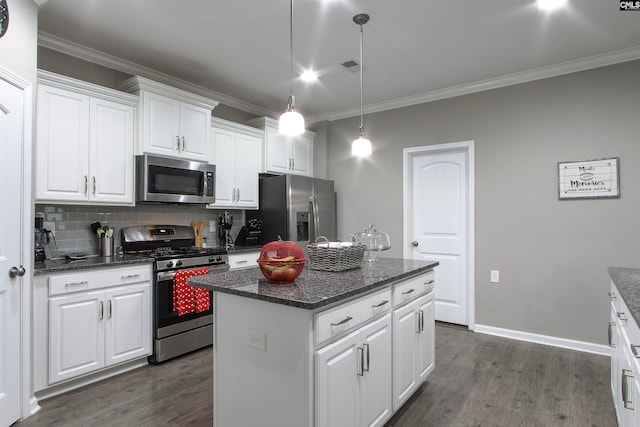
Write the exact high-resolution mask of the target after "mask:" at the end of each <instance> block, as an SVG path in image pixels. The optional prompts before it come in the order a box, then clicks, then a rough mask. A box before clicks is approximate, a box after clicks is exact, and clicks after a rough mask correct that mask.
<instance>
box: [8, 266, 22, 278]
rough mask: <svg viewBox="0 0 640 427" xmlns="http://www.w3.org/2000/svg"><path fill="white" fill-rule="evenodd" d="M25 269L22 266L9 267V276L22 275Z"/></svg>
mask: <svg viewBox="0 0 640 427" xmlns="http://www.w3.org/2000/svg"><path fill="white" fill-rule="evenodd" d="M24 273H25V270H24V267H23V266H20V267H11V268H10V269H9V277H22V276H24Z"/></svg>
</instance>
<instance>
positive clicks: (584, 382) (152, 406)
mask: <svg viewBox="0 0 640 427" xmlns="http://www.w3.org/2000/svg"><path fill="white" fill-rule="evenodd" d="M211 366H212V352H211V349H210V348H209V349H205V350H200V351H197V352H194V353H191V354H189V355H186V356H183V357H180V358H177V359H174V360H171V361H168V362H165V363H164V364H162V365H158V366H153V365H151V366H147V367H144V368H140V369H137V370H135V371H132V372H129V373H126V374H123V375H120V376H118V377H116V378H111V379H108V380H105V381H102V382H100V383H98V384H93V385H90V386H87V387H84V388H82V389H78V390H75V391H72V392H69V393H66V394H63V395H60V396H56V397H54V398H51V399H48V400H45V401H42V402H40V404H41V406H42V409H41V410H40V411H39V412H38V413H37V414H35V415H33V416H32V417H29V418H28V419H27V420H25V421H24V422H21V423H17V424H15V425H14V426H15V427H33V426H50V425H53V426H65V427H67V426H69V427H75V426H78V427H88V426H100V427H108V426H210V425H211V419H212V403H211V400H212V398H211V393H212V382H211ZM615 425H616V420H615V414H614V409H613V403H612V398H611V389H610V386H609V358H608V357H605V356H597V355H593V354H586V353H580V352H576V351H571V350H563V349H558V348H554V347H548V346H543V345H538V344H531V343H525V342H520V341H512V340H508V339H504V338H498V337H493V336H489V335H482V334H475V333H472V332H469V331H468V330H466V329H462V328H459V327H453V326H450V325H445V324H438V326H436V369H435V370H434V372H433V373H432V374H431V375H430V376H429V378H428V381H427V382H426V383H425V384H424V385H423V386H422V387H420V389H418V391H417V392H416V393H415V395H414V396H413V397H412V398H411V400H410V401H409V402H408V404H407V405H405V406H404V407H403V408H402V409H401V410H400V412H398V413H397V414H396V415H395V416H394V417H393V418H392V419H391V420H390V421H389V422H388V423H387V427H417V426H491V427H494V426H509V427H515V426H572V427H573V426H601V427H609V426H615ZM264 427H276V426H268V425H266V424H265V426H264ZM301 427H303V426H301Z"/></svg>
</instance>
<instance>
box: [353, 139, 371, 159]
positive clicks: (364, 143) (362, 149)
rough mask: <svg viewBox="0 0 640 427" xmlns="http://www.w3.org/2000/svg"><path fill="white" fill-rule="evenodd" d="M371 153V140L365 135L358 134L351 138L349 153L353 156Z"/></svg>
mask: <svg viewBox="0 0 640 427" xmlns="http://www.w3.org/2000/svg"><path fill="white" fill-rule="evenodd" d="M370 154H371V141H369V140H368V139H367V138H366V137H364V136H362V135H361V136H360V137H358V138H356V139H354V140H353V142H352V143H351V155H353V156H358V157H362V156H368V155H370Z"/></svg>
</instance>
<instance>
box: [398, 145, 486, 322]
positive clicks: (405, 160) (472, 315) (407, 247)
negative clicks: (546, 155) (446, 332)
mask: <svg viewBox="0 0 640 427" xmlns="http://www.w3.org/2000/svg"><path fill="white" fill-rule="evenodd" d="M451 151H456V152H460V151H465V152H466V153H467V158H468V166H467V167H468V168H469V170H468V174H467V176H468V180H469V182H468V186H469V188H468V190H469V191H468V197H469V200H468V203H467V206H468V209H469V212H468V224H467V227H468V228H467V229H468V230H469V233H468V242H467V245H468V248H467V253H468V254H469V260H468V268H469V285H468V288H467V310H468V319H469V329H470V330H472V331H473V330H475V327H476V308H475V307H476V298H475V295H476V291H475V247H476V244H475V157H474V141H461V142H452V143H447V144H436V145H424V146H421V147H410V148H404V149H403V150H402V171H403V176H402V241H403V251H402V256H403V257H404V258H411V257H412V255H411V242H412V240H413V238H412V237H411V224H412V223H413V219H412V217H411V201H412V199H413V194H412V189H411V176H412V173H413V172H412V161H411V160H412V158H413V157H414V156H418V155H422V154H434V153H447V152H451ZM436 280H437V277H436Z"/></svg>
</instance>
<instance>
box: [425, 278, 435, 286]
mask: <svg viewBox="0 0 640 427" xmlns="http://www.w3.org/2000/svg"><path fill="white" fill-rule="evenodd" d="M434 282H435V280H433V279H431V280H429V281H428V282H426V283H425V285H430V284H432V283H434Z"/></svg>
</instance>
